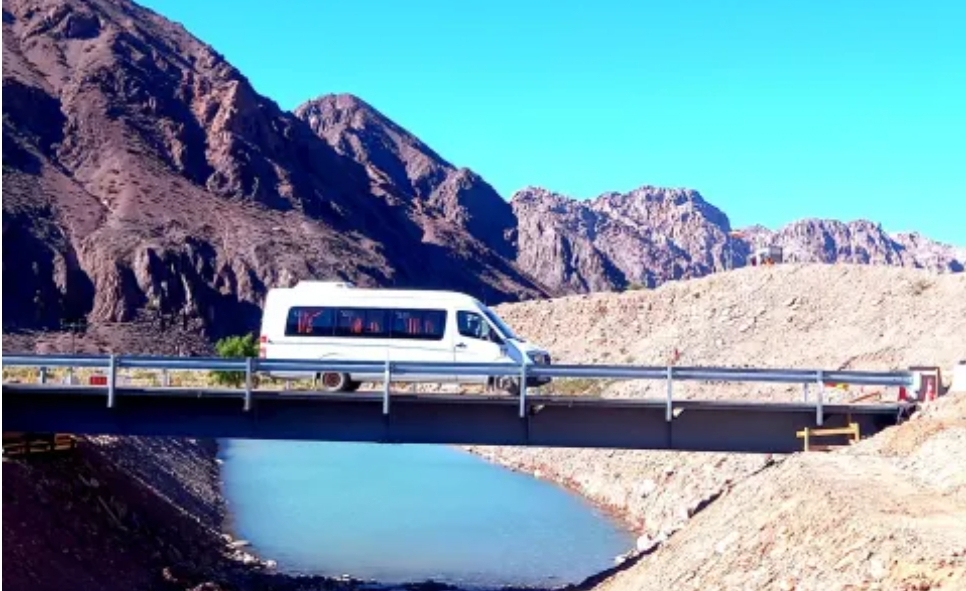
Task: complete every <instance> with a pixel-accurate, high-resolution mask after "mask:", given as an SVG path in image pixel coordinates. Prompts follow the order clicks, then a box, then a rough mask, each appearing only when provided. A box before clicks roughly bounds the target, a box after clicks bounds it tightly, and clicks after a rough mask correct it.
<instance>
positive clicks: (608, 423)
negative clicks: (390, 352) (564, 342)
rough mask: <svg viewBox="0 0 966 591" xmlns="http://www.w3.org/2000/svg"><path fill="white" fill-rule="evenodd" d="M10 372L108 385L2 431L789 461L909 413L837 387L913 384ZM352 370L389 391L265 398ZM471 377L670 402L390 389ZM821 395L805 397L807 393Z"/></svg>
mask: <svg viewBox="0 0 966 591" xmlns="http://www.w3.org/2000/svg"><path fill="white" fill-rule="evenodd" d="M3 364H4V366H19V367H35V368H43V369H41V371H40V375H44V373H45V371H46V368H52V367H62V368H63V367H68V368H72V369H73V368H93V369H95V370H97V371H99V372H102V375H103V377H104V380H103V381H104V383H103V384H102V385H73V384H57V383H46V380H40V382H43V383H11V382H5V383H4V384H3V418H4V431H17V432H28V433H29V432H40V433H72V434H78V435H83V434H88V435H95V434H102V435H140V436H176V437H198V438H252V439H289V440H316V441H353V442H377V443H421V444H458V445H471V444H476V445H518V446H541V447H588V448H625V449H651V450H680V451H708V452H713V451H724V452H748V453H788V452H793V451H799V450H801V449H802V448H803V442H802V438H803V435H804V436H805V437H808V434H812V436H813V437H814V436H816V435H822V434H834V435H845V434H852V435H853V437H854V438H858V436H859V435H860V434H861V435H871V434H874V433H877V432H879V431H881V430H883V429H885V428H887V427H889V426H892V425H895V424H896V423H897V422H899V421H900V420H901V419H902V418H903V417H904V416H905V415H906V414H907V413H908V412H909V411H910V406H911V403H909V402H907V401H897V402H890V403H875V404H869V403H862V404H856V403H839V404H830V403H827V402H826V400H825V387H826V384H828V383H835V384H850V385H868V386H885V387H910V386H914V385H915V384H916V383H917V377H916V375H915V373H914V372H859V371H823V370H796V369H745V368H700V367H642V366H615V365H534V364H532V363H527V362H523V363H521V364H519V365H517V364H514V363H489V364H465V363H398V362H397V363H394V362H388V361H387V362H385V363H374V362H360V361H318V360H276V359H271V360H267V359H251V358H250V359H223V358H193V357H133V356H131V357H128V356H74V355H68V356H43V355H20V356H5V357H4V358H3ZM125 368H133V369H141V370H156V371H171V370H182V371H185V370H187V371H237V372H240V374H241V375H242V376H243V384H244V385H243V386H241V387H238V388H231V387H228V388H212V387H193V388H185V387H170V386H147V387H144V386H131V385H125V384H121V383H119V382H118V379H117V377H118V373H117V372H118V370H120V369H125ZM323 371H352V372H359V373H365V374H375V375H380V374H381V375H382V376H383V380H382V382H383V383H382V388H381V390H380V391H368V392H353V393H329V392H315V391H302V390H279V389H262V388H257V387H254V386H253V383H254V379H255V377H256V376H257V375H259V374H260V373H263V372H323ZM441 372H442V373H447V374H454V375H464V376H470V375H472V376H514V377H516V378H517V379H520V380H521V381H522V382H523V383H526V382H527V381H528V379H533V378H552V379H560V378H568V377H571V378H572V377H578V378H590V379H637V380H661V381H663V382H665V383H666V397H665V398H664V399H612V398H601V397H596V396H570V395H543V394H540V395H533V394H530V393H529V392H528V388H527V387H523V388H521V389H520V393H519V395H507V394H502V395H494V394H455V395H454V394H430V393H416V394H414V393H408V392H399V391H392V390H391V388H390V386H391V384H392V383H393V378H394V377H396V378H398V377H400V376H408V377H410V378H413V377H416V378H418V377H419V376H420V375H437V376H438V375H440V373H441ZM680 381H701V382H769V383H785V384H801V385H802V386H803V392H804V396H803V400H801V401H798V402H752V401H722V400H686V399H676V398H675V397H674V384H675V383H676V382H680ZM809 386H813V387H815V389H816V395H815V396H814V397H813V399H811V400H810V399H809V396H808V387H809Z"/></svg>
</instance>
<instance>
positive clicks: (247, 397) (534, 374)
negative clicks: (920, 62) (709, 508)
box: [3, 355, 914, 425]
mask: <svg viewBox="0 0 966 591" xmlns="http://www.w3.org/2000/svg"><path fill="white" fill-rule="evenodd" d="M515 357H518V358H520V359H521V361H520V362H519V363H513V362H505V363H459V362H408V361H391V360H386V361H384V362H376V361H358V360H342V359H257V358H242V359H228V358H221V357H158V356H128V355H120V356H115V355H7V356H4V357H3V365H4V366H15V367H38V368H48V367H69V368H91V369H103V370H107V385H106V387H107V390H108V406H111V407H113V405H114V400H115V396H116V393H117V390H118V388H117V387H116V383H117V370H118V369H124V368H131V369H135V368H136V369H148V370H162V371H164V370H175V371H178V370H182V371H237V372H243V373H244V374H245V381H244V384H245V385H244V387H243V388H242V393H243V395H244V401H245V404H244V408H245V410H249V409H250V408H251V403H252V390H253V377H254V376H255V375H256V374H258V373H262V372H267V373H271V372H296V373H302V372H304V373H322V372H352V373H357V374H363V375H379V376H381V377H382V382H383V384H382V385H383V412H384V413H385V414H388V413H389V404H390V400H389V387H390V383H391V382H392V379H393V377H394V376H409V377H416V378H418V377H420V376H427V377H428V376H439V375H440V374H444V375H454V376H475V377H515V378H518V379H519V380H520V382H519V384H520V386H519V400H520V416H521V417H524V416H526V398H527V380H528V378H551V379H553V378H589V379H608V378H611V379H613V378H618V379H635V380H662V381H664V382H666V384H667V386H666V387H667V395H666V405H667V420H668V421H670V420H671V419H672V418H673V415H672V410H673V409H672V405H673V396H674V394H673V384H674V382H675V381H705V382H726V383H727V382H762V383H782V384H801V385H802V386H803V391H804V393H805V400H806V401H807V398H808V386H809V385H815V386H817V387H818V394H817V396H816V400H815V411H816V420H817V423H818V425H821V424H822V420H823V419H822V417H823V405H824V404H825V400H824V386H825V384H826V383H836V384H848V385H861V386H886V387H893V386H895V387H903V386H905V387H908V386H910V385H912V384H913V381H914V374H913V373H912V372H905V371H899V372H868V371H843V370H813V369H777V368H733V367H677V366H667V367H659V366H636V365H538V364H534V363H533V362H532V361H530V360H529V359H528V358H527V357H526V356H525V355H522V356H515Z"/></svg>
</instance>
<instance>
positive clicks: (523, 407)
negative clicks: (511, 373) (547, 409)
mask: <svg viewBox="0 0 966 591" xmlns="http://www.w3.org/2000/svg"><path fill="white" fill-rule="evenodd" d="M526 416H527V360H526V359H523V360H521V361H520V418H521V419H522V418H524V417H526Z"/></svg>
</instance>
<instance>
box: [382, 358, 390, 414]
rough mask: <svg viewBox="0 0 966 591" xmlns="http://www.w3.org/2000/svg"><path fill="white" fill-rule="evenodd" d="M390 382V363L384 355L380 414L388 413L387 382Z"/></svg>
mask: <svg viewBox="0 0 966 591" xmlns="http://www.w3.org/2000/svg"><path fill="white" fill-rule="evenodd" d="M391 383H392V363H390V362H389V356H388V355H386V370H385V372H384V373H383V376H382V414H384V415H388V414H389V384H391Z"/></svg>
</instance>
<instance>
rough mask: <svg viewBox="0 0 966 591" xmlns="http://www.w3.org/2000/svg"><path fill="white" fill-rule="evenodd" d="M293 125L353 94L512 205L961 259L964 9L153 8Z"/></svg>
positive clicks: (602, 0)
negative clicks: (692, 220)
mask: <svg viewBox="0 0 966 591" xmlns="http://www.w3.org/2000/svg"><path fill="white" fill-rule="evenodd" d="M146 5H147V6H149V7H151V8H152V9H154V10H156V11H158V12H160V13H161V14H163V15H165V16H167V17H168V18H171V19H173V20H176V21H179V22H181V23H182V24H184V25H185V27H187V28H188V29H189V30H190V31H191V32H192V33H194V34H195V35H197V36H199V37H201V38H202V39H203V40H204V41H206V42H208V43H210V44H211V45H213V46H214V47H215V48H216V49H218V50H219V51H221V52H222V53H223V54H224V55H225V56H226V57H227V58H228V59H229V61H231V62H232V63H234V64H235V65H236V66H237V67H238V68H239V69H240V70H241V71H242V72H243V73H245V74H246V75H247V76H248V77H249V79H250V80H251V81H252V83H253V84H254V86H255V88H256V89H257V90H258V91H259V92H261V93H263V94H266V95H268V96H270V97H272V98H273V99H275V100H276V101H278V103H279V104H280V105H281V106H282V107H283V108H286V109H291V108H294V107H295V106H296V105H297V104H299V103H300V102H302V101H304V100H306V99H309V98H312V97H315V96H318V95H321V94H326V93H332V92H351V93H353V94H356V95H359V96H360V97H362V98H363V99H365V100H366V101H367V102H369V103H371V104H372V105H374V106H375V107H376V108H378V109H379V110H381V111H382V112H383V113H385V114H386V115H388V116H389V117H391V118H392V119H394V120H395V121H396V122H398V123H399V124H401V125H402V126H403V127H406V128H407V129H409V130H410V131H412V132H413V133H415V134H416V135H417V136H419V137H420V138H421V139H423V140H424V141H425V142H426V143H427V144H429V145H430V146H432V147H433V148H434V149H435V150H437V151H438V152H439V153H440V154H442V155H443V156H444V157H445V158H447V159H448V160H450V161H451V162H453V163H454V164H456V165H460V166H468V167H470V168H472V169H474V170H475V171H477V172H478V173H479V174H481V175H482V176H483V177H484V178H486V179H487V180H489V181H490V183H492V184H493V185H494V186H495V187H496V188H497V190H498V191H500V193H501V194H503V195H504V197H509V196H510V194H512V192H513V191H515V190H517V189H519V188H521V187H523V186H526V185H539V186H544V187H547V188H549V189H552V190H555V191H559V192H562V193H565V194H569V195H572V196H575V197H578V198H585V197H592V196H595V195H597V194H599V193H601V192H604V191H608V190H618V191H626V190H630V189H632V188H634V187H637V186H640V185H643V184H654V185H667V186H686V187H691V188H695V189H697V190H699V191H701V193H702V194H703V195H704V196H705V197H706V198H707V199H708V200H709V201H711V202H712V203H714V204H716V205H718V206H719V207H721V208H722V209H724V210H725V212H726V213H728V214H729V216H730V217H731V219H732V223H733V224H734V225H736V226H742V225H747V224H750V223H755V222H759V223H763V224H765V225H769V226H772V227H774V226H777V225H781V224H783V223H787V222H789V221H791V220H794V219H797V218H800V217H806V216H817V217H833V218H839V219H845V220H849V219H855V218H870V219H873V220H875V221H880V222H882V223H883V225H884V226H885V227H886V229H887V230H890V231H902V230H910V229H917V230H920V231H923V232H924V233H927V234H928V235H931V236H932V237H934V238H937V239H941V240H944V241H950V242H954V243H957V244H966V232H963V231H962V228H963V225H964V223H966V221H964V219H966V0H945V1H933V0H916V1H909V0H902V1H898V0H865V1H861V0H845V1H843V0H767V1H766V0H734V1H728V0H691V1H684V2H668V1H663V2H658V1H651V2H645V1H644V0H627V1H626V2H614V1H611V0H595V1H594V2H576V1H573V2H552V1H550V0H545V1H537V0H533V1H529V2H525V1H522V0H513V1H509V0H486V1H485V2H459V1H454V0H445V1H444V0H439V1H435V0H434V1H429V0H425V1H417V2H400V1H398V0H378V1H371V2H347V1H341V2H332V1H328V0H324V1H323V0H318V1H312V2H309V1H303V2H296V1H292V2H269V3H266V2H264V1H259V2H255V1H253V0H233V1H231V2H228V1H221V0H212V1H201V0H190V1H188V0H149V1H147V2H146Z"/></svg>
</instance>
